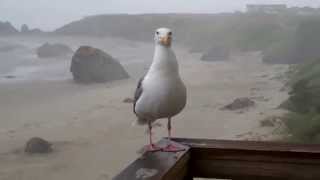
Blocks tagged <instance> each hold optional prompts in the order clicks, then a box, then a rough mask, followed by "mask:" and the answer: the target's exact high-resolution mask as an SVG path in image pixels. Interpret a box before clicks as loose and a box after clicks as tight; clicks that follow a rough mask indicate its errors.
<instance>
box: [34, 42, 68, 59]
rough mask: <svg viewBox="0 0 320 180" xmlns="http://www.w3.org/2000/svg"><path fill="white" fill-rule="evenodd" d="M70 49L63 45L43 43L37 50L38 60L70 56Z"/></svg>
mask: <svg viewBox="0 0 320 180" xmlns="http://www.w3.org/2000/svg"><path fill="white" fill-rule="evenodd" d="M72 52H73V51H72V49H71V48H70V47H68V46H67V45H64V44H49V43H45V44H43V45H42V46H40V47H39V48H38V49H37V55H38V57H39V58H53V57H59V56H66V55H68V54H72Z"/></svg>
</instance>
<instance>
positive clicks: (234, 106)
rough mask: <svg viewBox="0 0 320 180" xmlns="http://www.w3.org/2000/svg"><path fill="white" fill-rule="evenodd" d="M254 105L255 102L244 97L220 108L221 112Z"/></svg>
mask: <svg viewBox="0 0 320 180" xmlns="http://www.w3.org/2000/svg"><path fill="white" fill-rule="evenodd" d="M254 105H255V102H254V101H252V100H251V99H249V98H247V97H244V98H237V99H235V100H234V101H233V102H232V103H231V104H228V105H226V106H224V107H223V108H221V110H231V111H234V110H239V109H244V108H249V107H252V106H254Z"/></svg>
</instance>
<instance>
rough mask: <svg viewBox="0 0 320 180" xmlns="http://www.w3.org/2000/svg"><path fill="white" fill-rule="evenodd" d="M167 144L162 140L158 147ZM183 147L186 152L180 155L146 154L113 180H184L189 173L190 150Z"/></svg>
mask: <svg viewBox="0 0 320 180" xmlns="http://www.w3.org/2000/svg"><path fill="white" fill-rule="evenodd" d="M165 143H166V140H162V141H160V142H159V144H158V145H160V146H164V145H165ZM180 146H182V145H180ZM183 147H184V148H185V151H183V152H179V153H169V152H154V153H150V152H148V153H145V154H144V155H142V156H141V157H140V158H139V159H137V160H136V161H134V162H133V163H132V164H131V165H129V166H128V167H127V168H126V169H125V170H123V171H122V172H121V173H120V174H119V175H118V176H116V177H115V178H113V180H139V179H148V180H184V179H186V178H187V177H188V173H189V169H188V168H189V164H188V163H189V160H190V151H189V150H190V148H189V147H188V146H183ZM146 177H148V178H146Z"/></svg>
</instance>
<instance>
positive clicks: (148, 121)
mask: <svg viewBox="0 0 320 180" xmlns="http://www.w3.org/2000/svg"><path fill="white" fill-rule="evenodd" d="M154 40H155V51H154V56H153V62H152V64H151V66H150V68H149V70H148V72H147V73H146V74H145V76H143V77H142V78H141V79H140V80H139V82H138V85H137V88H136V91H135V95H134V103H133V112H134V113H135V114H136V116H137V124H139V125H148V128H149V145H147V146H146V149H147V151H150V152H153V151H159V150H162V151H165V152H178V151H182V150H183V149H181V148H179V147H177V146H176V145H174V144H173V143H172V142H171V141H170V139H171V129H172V126H171V119H172V118H173V117H174V116H176V115H177V114H179V113H180V112H181V111H182V110H183V109H184V107H185V105H186V101H187V90H186V87H185V85H184V83H183V81H182V80H181V77H180V74H179V66H178V62H177V58H176V55H175V53H174V51H173V50H172V48H171V43H172V31H171V30H170V29H168V28H159V29H157V30H156V32H155V37H154ZM164 118H166V119H168V124H167V128H168V139H169V143H168V145H167V146H166V147H165V148H160V147H157V146H156V145H155V144H153V142H152V127H153V126H152V125H153V123H154V122H155V121H157V120H158V119H164Z"/></svg>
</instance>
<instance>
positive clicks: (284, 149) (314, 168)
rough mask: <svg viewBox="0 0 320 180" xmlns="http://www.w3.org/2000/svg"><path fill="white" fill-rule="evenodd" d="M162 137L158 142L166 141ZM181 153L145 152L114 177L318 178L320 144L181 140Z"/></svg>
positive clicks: (188, 179)
mask: <svg viewBox="0 0 320 180" xmlns="http://www.w3.org/2000/svg"><path fill="white" fill-rule="evenodd" d="M166 141H167V140H166V139H163V140H161V141H160V142H159V145H163V144H165V143H166ZM173 141H174V142H175V143H177V144H180V145H181V146H184V147H185V149H186V150H185V151H184V152H180V153H167V152H155V153H146V154H144V155H142V156H141V157H140V158H139V159H137V160H136V161H134V162H133V163H132V164H131V165H129V166H128V167H127V168H126V169H125V170H123V171H122V172H121V173H120V174H119V175H118V176H116V177H115V178H113V179H114V180H142V179H147V180H191V179H193V178H220V179H234V180H239V179H241V180H256V179H257V180H285V179H287V180H320V145H311V144H307V145H304V144H286V143H275V142H253V141H227V140H208V139H182V138H175V139H173Z"/></svg>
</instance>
